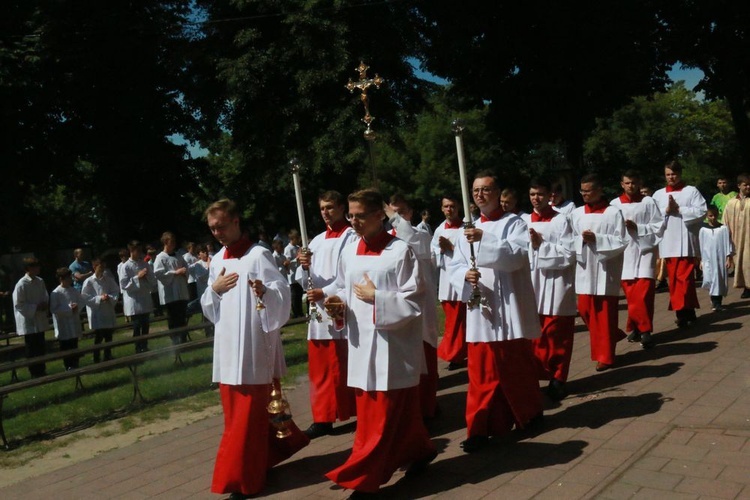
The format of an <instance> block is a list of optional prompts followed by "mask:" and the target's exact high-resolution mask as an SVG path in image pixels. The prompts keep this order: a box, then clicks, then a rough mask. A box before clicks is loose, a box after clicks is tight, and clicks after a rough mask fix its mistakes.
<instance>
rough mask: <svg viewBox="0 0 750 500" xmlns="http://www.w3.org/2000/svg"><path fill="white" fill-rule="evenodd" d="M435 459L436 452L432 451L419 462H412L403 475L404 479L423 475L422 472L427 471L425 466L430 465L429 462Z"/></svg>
mask: <svg viewBox="0 0 750 500" xmlns="http://www.w3.org/2000/svg"><path fill="white" fill-rule="evenodd" d="M435 457H437V451H433V452H432V453H430V454H429V455H427V456H426V457H424V458H422V459H420V460H415V461H414V462H412V464H411V465H410V466H409V468H408V469H406V473H404V475H405V476H406V477H414V476H418V475H420V474H423V473H424V471H426V470H427V466H428V465H430V462H432V461H433V460H435Z"/></svg>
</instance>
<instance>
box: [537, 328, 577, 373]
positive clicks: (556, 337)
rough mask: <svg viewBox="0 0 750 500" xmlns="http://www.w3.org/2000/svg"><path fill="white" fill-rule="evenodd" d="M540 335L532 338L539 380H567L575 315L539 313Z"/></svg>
mask: <svg viewBox="0 0 750 500" xmlns="http://www.w3.org/2000/svg"><path fill="white" fill-rule="evenodd" d="M539 322H540V323H541V326H542V336H541V337H539V338H537V339H533V340H532V341H531V342H532V345H533V348H534V358H535V359H536V363H537V372H538V378H539V379H540V380H550V379H553V378H554V379H555V380H559V381H560V382H566V381H567V380H568V371H569V369H570V358H571V356H572V355H573V330H574V328H575V316H547V315H544V314H540V315H539Z"/></svg>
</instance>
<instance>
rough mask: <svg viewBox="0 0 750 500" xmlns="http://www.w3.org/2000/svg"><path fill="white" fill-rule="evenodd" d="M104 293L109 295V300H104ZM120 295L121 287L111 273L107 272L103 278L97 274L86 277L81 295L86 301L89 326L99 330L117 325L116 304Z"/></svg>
mask: <svg viewBox="0 0 750 500" xmlns="http://www.w3.org/2000/svg"><path fill="white" fill-rule="evenodd" d="M104 294H107V295H108V296H109V299H108V300H102V295H104ZM119 295H120V287H118V286H117V282H116V281H115V279H114V278H113V277H112V275H110V274H109V273H107V272H105V273H104V274H102V277H101V278H97V277H96V274H94V275H92V276H89V277H88V278H86V281H84V282H83V288H81V297H82V298H83V300H84V302H85V303H86V314H87V315H88V318H89V328H91V329H92V330H98V329H100V328H114V327H115V324H116V321H117V314H116V313H115V305H116V304H117V298H118V297H119Z"/></svg>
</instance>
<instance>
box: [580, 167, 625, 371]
mask: <svg viewBox="0 0 750 500" xmlns="http://www.w3.org/2000/svg"><path fill="white" fill-rule="evenodd" d="M581 196H582V197H583V203H584V205H583V206H582V207H578V208H576V209H575V210H573V211H572V212H571V213H570V222H571V226H572V227H573V235H574V245H575V251H576V263H577V266H576V293H577V294H578V312H579V314H580V315H581V318H582V319H583V321H584V322H585V323H586V326H587V327H588V329H589V337H590V339H591V359H592V360H593V361H596V362H597V363H596V371H604V370H608V369H609V368H611V367H612V365H614V363H615V347H616V345H617V342H618V341H620V340H622V339H623V338H625V334H624V333H623V332H622V331H621V330H620V329H619V328H618V326H617V318H618V309H617V307H618V301H619V296H620V279H621V277H622V263H623V252H624V251H625V247H626V246H627V243H626V242H625V232H626V229H625V220H624V219H623V217H622V212H620V210H619V209H617V208H616V207H613V206H611V205H610V204H609V203H607V201H606V200H605V199H604V197H603V196H604V193H603V191H602V185H601V181H600V180H599V177H598V176H597V175H595V174H588V175H585V176H584V177H583V178H582V179H581Z"/></svg>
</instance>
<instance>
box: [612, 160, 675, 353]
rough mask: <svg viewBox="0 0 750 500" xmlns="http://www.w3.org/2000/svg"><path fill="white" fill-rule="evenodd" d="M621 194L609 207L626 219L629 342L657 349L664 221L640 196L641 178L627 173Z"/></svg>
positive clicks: (625, 285)
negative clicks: (656, 299) (657, 285)
mask: <svg viewBox="0 0 750 500" xmlns="http://www.w3.org/2000/svg"><path fill="white" fill-rule="evenodd" d="M620 186H621V187H622V194H621V195H620V196H619V197H617V198H615V199H614V200H612V201H611V202H610V205H612V206H613V207H617V208H619V209H620V211H621V212H622V216H623V218H624V219H625V227H626V229H627V232H626V233H625V240H626V241H627V243H628V246H627V247H626V248H625V253H624V261H623V267H622V278H621V279H622V289H623V290H624V291H625V298H626V300H627V302H628V320H627V323H626V324H625V331H626V332H628V337H627V338H628V342H640V343H641V346H642V347H643V348H644V349H648V348H650V347H652V346H653V345H654V341H653V339H652V338H651V333H652V332H653V331H654V294H655V282H654V268H655V266H656V251H657V245H658V244H659V242H660V241H661V237H662V235H663V234H664V217H663V216H662V214H661V211H660V210H659V207H658V206H656V202H655V201H654V200H653V198H651V197H650V196H643V195H642V194H641V176H640V174H638V172H635V171H634V170H628V171H627V172H625V173H624V174H622V176H621V178H620Z"/></svg>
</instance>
